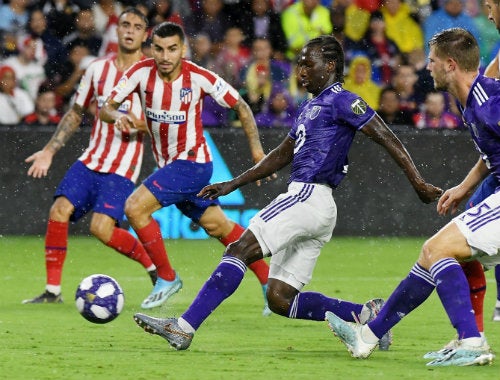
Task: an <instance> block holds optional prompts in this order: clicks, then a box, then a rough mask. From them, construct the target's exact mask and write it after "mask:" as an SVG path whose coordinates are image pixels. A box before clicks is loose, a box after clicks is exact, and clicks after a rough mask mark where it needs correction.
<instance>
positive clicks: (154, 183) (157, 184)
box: [153, 180, 163, 190]
mask: <svg viewBox="0 0 500 380" xmlns="http://www.w3.org/2000/svg"><path fill="white" fill-rule="evenodd" d="M153 186H155V187H157V188H158V189H160V190H163V187H161V185H160V184H159V183H158V181H157V180H154V181H153Z"/></svg>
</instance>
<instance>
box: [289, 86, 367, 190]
mask: <svg viewBox="0 0 500 380" xmlns="http://www.w3.org/2000/svg"><path fill="white" fill-rule="evenodd" d="M297 114H298V117H297V119H296V120H295V124H294V125H293V127H292V130H291V131H290V133H289V136H290V137H291V138H292V139H294V140H295V148H294V157H293V162H292V170H291V174H290V179H289V182H292V181H296V182H306V183H323V184H327V185H329V186H331V187H333V188H335V187H337V185H338V184H339V183H340V181H341V180H342V178H344V177H345V175H346V174H347V167H348V159H347V154H348V152H349V148H350V147H351V144H352V140H353V139H354V135H355V133H356V131H357V130H359V129H361V128H362V127H363V126H364V125H365V124H366V123H367V122H368V121H370V120H371V119H372V118H373V116H374V115H375V111H374V110H373V109H372V108H370V107H369V106H368V105H367V104H366V103H365V101H364V100H363V99H361V98H360V97H359V96H358V95H355V94H353V93H352V92H349V91H346V90H344V89H343V88H342V85H341V84H340V83H335V84H333V85H332V86H330V87H327V88H326V89H325V90H323V91H322V92H321V94H319V95H318V96H317V97H315V98H313V99H310V100H308V101H306V102H304V103H303V104H302V105H301V107H300V108H299V110H298V113H297Z"/></svg>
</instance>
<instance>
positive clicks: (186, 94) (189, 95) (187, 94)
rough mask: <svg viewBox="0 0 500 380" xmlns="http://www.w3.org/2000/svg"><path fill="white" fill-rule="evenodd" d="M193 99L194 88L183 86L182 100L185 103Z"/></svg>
mask: <svg viewBox="0 0 500 380" xmlns="http://www.w3.org/2000/svg"><path fill="white" fill-rule="evenodd" d="M192 99H193V90H191V89H190V88H186V87H184V88H181V102H182V103H184V104H188V103H190V102H191V100H192Z"/></svg>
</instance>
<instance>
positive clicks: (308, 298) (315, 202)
mask: <svg viewBox="0 0 500 380" xmlns="http://www.w3.org/2000/svg"><path fill="white" fill-rule="evenodd" d="M343 72H344V53H343V50H342V47H341V45H340V43H339V42H338V41H337V40H336V39H335V37H333V36H321V37H318V38H314V39H312V40H310V41H309V42H308V43H307V44H306V45H305V46H304V48H303V49H302V51H301V53H300V55H299V57H298V66H297V76H298V79H299V81H300V82H301V83H302V85H303V86H304V87H305V88H306V89H307V91H308V92H310V93H311V94H312V95H313V98H312V99H310V100H309V101H307V102H306V103H305V104H304V105H303V106H302V107H301V108H300V110H299V114H298V115H299V116H298V117H297V119H296V121H295V123H294V126H293V128H292V129H291V131H290V132H289V134H288V136H286V137H285V139H284V140H283V142H282V143H281V144H280V145H279V146H278V147H276V148H275V149H274V150H272V151H271V152H270V153H269V154H268V155H267V156H266V157H265V158H264V159H263V160H262V161H260V162H259V163H258V164H256V165H255V166H253V167H252V168H250V169H248V170H247V171H245V172H244V173H243V174H240V175H239V176H238V177H236V178H234V179H232V180H230V181H227V182H222V183H218V184H213V185H209V186H206V187H204V188H203V189H202V190H201V191H200V193H199V196H201V197H204V198H209V199H216V198H217V197H219V196H222V195H225V194H228V193H230V192H231V191H233V190H236V189H237V188H238V187H241V186H243V185H245V184H248V183H250V182H253V181H257V180H259V179H262V178H266V177H268V176H269V175H271V174H272V173H274V172H276V171H278V170H280V169H282V168H283V167H285V166H286V165H288V164H290V163H291V164H292V170H291V175H290V178H289V186H288V191H287V192H286V193H283V194H281V195H279V196H278V197H277V198H276V199H274V201H272V202H271V203H270V204H269V205H268V206H267V207H265V208H264V209H263V210H261V211H260V212H259V213H258V214H257V215H256V216H255V217H254V218H253V219H252V220H251V222H250V226H249V227H248V228H247V229H246V230H245V232H244V233H243V234H242V236H241V237H240V238H239V239H238V240H237V241H236V242H234V243H233V244H231V245H229V246H228V247H227V249H226V251H225V254H224V256H223V257H222V260H221V262H220V263H219V265H218V266H217V268H216V269H215V271H214V272H213V274H212V275H211V276H210V278H209V279H208V281H207V282H206V283H205V285H204V286H203V287H202V289H201V290H200V292H199V293H198V296H197V297H196V299H195V300H194V301H193V303H192V304H191V305H190V306H189V308H188V309H187V310H186V311H185V312H184V313H183V314H182V316H181V317H180V318H179V319H176V318H167V319H161V318H153V317H149V316H147V315H144V314H136V315H135V316H134V319H135V321H136V323H137V324H138V325H139V326H141V327H142V328H143V329H144V330H145V331H146V332H149V333H153V334H157V335H160V336H162V337H163V338H165V339H166V340H167V341H168V342H169V343H170V345H171V346H173V347H175V348H176V349H177V350H184V349H186V348H188V347H189V345H190V344H191V341H192V338H193V336H194V332H195V331H196V330H197V329H198V327H200V325H201V324H202V323H203V321H204V320H205V319H206V318H207V317H208V316H209V315H210V314H211V313H212V312H213V311H214V310H215V309H216V308H217V307H218V306H219V305H220V304H221V303H222V301H224V300H225V299H226V298H228V297H229V296H230V295H231V294H232V293H233V292H234V291H235V290H236V289H237V288H238V286H239V284H240V283H241V281H242V279H243V276H244V274H245V271H246V266H247V265H248V264H250V263H252V262H255V261H256V260H259V259H262V258H263V257H267V256H271V262H270V271H269V283H268V290H267V298H268V302H269V307H270V308H271V310H272V311H273V312H274V313H276V314H279V315H282V316H285V317H288V318H296V319H307V320H315V321H323V320H324V317H325V312H326V311H334V312H335V313H338V314H339V315H341V316H342V317H343V318H346V319H349V320H354V318H355V316H359V319H360V320H361V321H362V322H366V321H367V319H369V318H370V316H374V315H375V314H376V313H377V311H378V309H380V307H381V304H382V303H383V301H381V300H380V299H377V300H372V301H369V302H367V303H366V304H365V305H357V304H353V303H350V302H345V301H343V300H339V299H335V298H329V297H327V296H325V295H323V294H320V293H315V292H302V289H303V287H304V286H305V285H306V284H308V283H309V282H310V281H311V278H312V272H313V269H314V266H315V265H316V261H317V259H318V257H319V254H320V249H321V247H322V246H323V245H324V244H325V243H326V242H328V241H329V240H330V238H331V236H332V232H333V229H334V227H335V223H336V219H337V209H336V206H335V202H334V199H333V190H334V189H335V188H336V186H337V185H338V184H339V183H340V181H341V180H342V178H343V177H344V176H345V175H346V172H347V166H348V163H347V153H348V151H349V148H350V146H351V143H352V141H353V138H354V135H355V133H356V132H357V131H361V132H363V133H364V134H365V135H366V136H368V137H370V138H371V139H373V140H374V141H375V142H377V143H378V144H380V145H382V146H383V147H384V148H385V149H386V150H387V151H388V152H389V154H390V155H391V156H392V157H393V159H394V160H395V161H396V163H397V164H398V165H399V166H400V167H401V169H402V170H403V171H404V173H405V174H406V176H407V178H408V180H409V181H410V183H411V185H412V186H413V188H414V189H415V191H416V192H417V194H418V196H419V197H420V199H421V200H422V201H423V202H425V203H429V202H432V201H434V200H436V199H437V198H438V197H439V196H440V194H441V192H442V191H441V189H439V188H437V187H435V186H433V185H431V184H428V183H426V182H425V181H424V179H423V178H422V176H421V175H420V173H419V172H418V170H417V168H416V167H415V165H414V164H413V161H412V159H411V157H410V156H409V154H408V152H407V151H406V149H405V148H404V146H403V144H402V143H401V142H400V141H399V139H398V138H397V137H396V136H395V135H394V133H392V131H391V130H390V129H389V128H388V127H387V126H386V125H385V123H384V122H383V121H382V119H381V118H380V117H379V116H378V115H377V114H376V113H375V112H374V111H373V110H372V109H371V108H370V107H369V106H367V104H366V103H365V102H364V101H363V99H361V98H360V97H359V96H357V95H355V94H353V93H351V92H349V91H346V90H344V89H343V88H342V84H341V82H342V80H343Z"/></svg>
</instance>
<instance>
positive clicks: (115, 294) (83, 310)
mask: <svg viewBox="0 0 500 380" xmlns="http://www.w3.org/2000/svg"><path fill="white" fill-rule="evenodd" d="M75 302H76V308H77V309H78V311H79V312H80V314H81V315H82V316H83V318H85V319H86V320H88V321H90V322H92V323H101V324H102V323H108V322H111V321H112V320H113V319H115V318H116V317H118V315H120V313H121V311H122V309H123V304H124V303H125V298H124V296H123V290H122V288H121V287H120V285H119V284H118V282H117V281H116V280H115V279H114V278H113V277H110V276H107V275H105V274H93V275H91V276H88V277H86V278H84V279H83V280H82V282H80V285H78V289H76V294H75Z"/></svg>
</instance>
